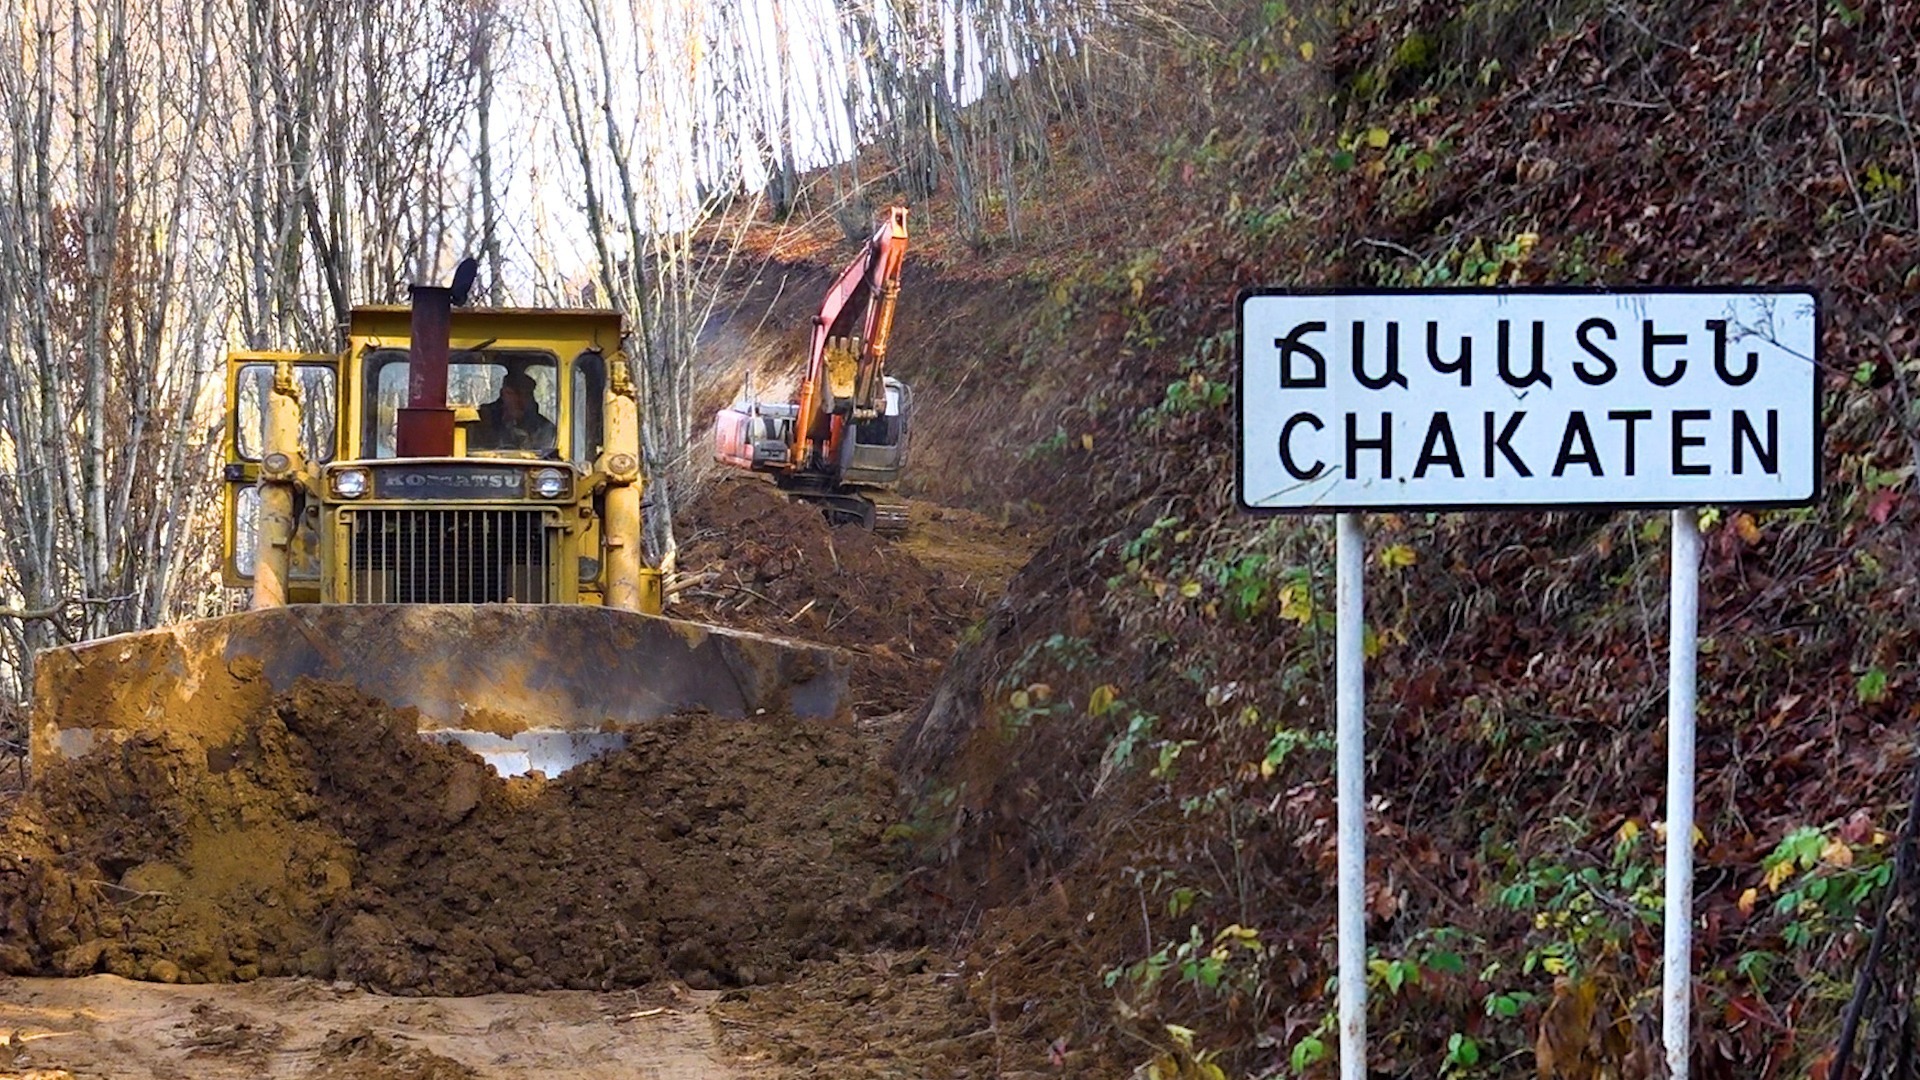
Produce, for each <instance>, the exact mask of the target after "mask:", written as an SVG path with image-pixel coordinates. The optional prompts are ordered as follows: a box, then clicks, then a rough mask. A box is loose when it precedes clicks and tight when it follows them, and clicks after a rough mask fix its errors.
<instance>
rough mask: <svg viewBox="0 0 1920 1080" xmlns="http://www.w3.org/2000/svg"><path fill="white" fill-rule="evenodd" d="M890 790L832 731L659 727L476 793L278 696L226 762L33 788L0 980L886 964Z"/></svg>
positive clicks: (1, 923)
mask: <svg viewBox="0 0 1920 1080" xmlns="http://www.w3.org/2000/svg"><path fill="white" fill-rule="evenodd" d="M890 794H891V779H890V777H889V776H888V775H887V774H886V773H885V772H884V771H883V770H881V769H879V768H878V767H876V766H875V765H874V764H873V762H872V761H871V760H870V759H869V757H868V754H867V752H866V751H865V750H863V749H862V747H861V745H860V743H859V741H858V740H857V739H856V737H855V736H854V735H853V734H852V733H851V732H848V731H842V730H839V729H836V728H833V727H831V726H825V725H820V724H802V723H799V722H796V721H792V720H788V719H770V718H761V719H759V720H754V721H740V720H719V719H714V718H711V717H704V716H683V717H676V718H671V719H668V720H664V721H662V722H661V723H660V724H659V725H658V726H657V727H654V728H651V729H649V730H648V731H646V732H644V733H641V734H639V735H637V736H636V737H635V738H634V740H633V743H632V744H631V745H630V746H629V747H628V748H627V749H626V750H625V751H622V752H620V753H618V754H613V755H609V756H607V757H604V758H601V759H600V760H598V761H594V762H590V763H588V764H585V765H581V766H579V767H577V768H575V769H572V770H570V771H569V772H568V773H566V774H565V775H564V776H562V777H559V778H557V779H554V780H545V779H542V778H539V777H532V778H521V779H516V780H511V781H505V780H501V779H500V778H499V777H497V776H495V775H494V774H493V772H492V771H491V770H489V769H488V768H487V767H486V766H485V765H483V764H482V763H481V762H480V761H479V759H478V758H476V757H474V756H473V755H471V754H470V753H468V752H467V751H465V750H463V749H460V748H457V747H453V746H448V745H443V744H440V743H433V742H427V741H425V740H422V739H420V738H419V737H418V736H417V735H416V734H415V732H414V717H413V714H412V713H411V711H409V710H393V709H389V708H386V707H385V706H383V705H381V704H380V703H378V702H375V701H372V700H369V699H367V698H364V697H362V696H360V695H357V694H355V693H353V692H351V691H349V690H346V689H344V688H341V687H336V686H328V685H322V684H316V683H303V684H300V685H299V686H297V687H296V688H295V689H294V690H293V691H292V692H291V693H289V694H286V695H282V696H281V697H280V698H278V699H276V700H275V702H274V703H273V704H272V706H271V707H270V708H269V709H267V710H266V711H265V712H264V713H263V714H262V715H261V716H259V718H258V719H257V722H255V723H252V724H250V725H249V726H248V730H247V732H246V734H245V735H244V736H243V737H242V738H241V739H240V740H238V741H236V742H234V743H232V744H229V745H222V746H217V747H213V748H211V749H208V748H205V747H204V746H201V745H196V744H193V743H191V742H190V741H187V740H185V739H181V738H179V737H176V736H171V735H170V736H166V737H160V738H143V739H137V740H133V741H129V742H127V743H124V744H122V745H119V746H116V747H107V748H103V749H102V750H99V751H96V752H95V753H94V754H92V755H90V756H89V757H87V758H85V759H83V760H81V761H77V762H71V763H62V764H59V765H56V766H54V767H51V768H49V770H48V771H47V772H46V774H45V775H44V777H43V778H42V779H41V780H40V781H39V782H38V783H37V784H36V786H35V788H34V789H33V790H31V791H29V792H28V793H27V794H26V795H25V796H24V797H23V798H22V799H21V800H20V802H19V804H18V805H17V806H16V807H15V809H14V811H13V813H12V814H11V815H10V817H9V818H8V820H7V821H6V823H5V826H4V830H0V972H8V973H15V974H27V973H57V974H66V975H79V974H85V973H88V972H93V971H108V972H112V973H114V974H118V975H122V976H127V977H131V978H142V979H155V980H160V981H169V982H172V981H186V982H202V981H223V980H229V979H240V980H245V979H251V978H254V977H258V976H271V975H280V974H308V975H315V976H321V977H332V978H341V979H351V980H354V981H356V982H360V983H363V984H365V985H368V986H371V987H373V988H376V989H379V990H384V991H389V992H400V993H405V992H415V993H435V994H475V993H484V992H489V991H495V990H504V991H517V990H530V989H545V988H556V987H567V988H575V989H604V988H609V987H616V986H630V985H636V984H640V983H644V982H647V981H649V980H651V979H654V978H656V977H658V976H660V975H662V974H665V973H672V974H674V975H677V976H679V977H680V978H683V979H685V980H686V981H687V982H688V983H689V984H691V985H694V986H696V987H719V986H729V985H748V984H754V983H760V982H765V981H771V980H775V979H778V978H780V977H782V976H783V975H785V974H786V973H787V972H788V971H789V970H790V969H791V968H792V967H793V965H795V964H796V963H798V962H800V961H803V960H808V959H815V958H821V957H826V956H831V955H834V954H835V953H836V952H837V950H839V949H842V948H858V947H868V946H872V945H876V944H884V943H897V942H906V941H911V940H912V939H913V938H914V937H915V935H916V933H917V931H916V930H915V928H914V926H913V924H912V922H911V921H910V920H909V919H907V918H906V917H904V916H901V915H898V914H895V913H893V912H891V911H889V910H887V907H886V905H887V902H888V895H887V893H888V889H889V884H888V883H890V882H891V881H892V880H893V877H892V873H893V869H894V867H893V863H892V861H891V858H890V855H889V852H888V850H887V847H886V845H885V843H884V841H883V832H884V830H885V828H886V824H887V820H888V818H887V806H888V801H889V798H890Z"/></svg>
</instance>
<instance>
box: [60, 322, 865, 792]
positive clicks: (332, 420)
mask: <svg viewBox="0 0 1920 1080" xmlns="http://www.w3.org/2000/svg"><path fill="white" fill-rule="evenodd" d="M423 292H425V293H427V294H428V295H427V297H426V301H425V302H424V303H423V302H422V297H421V294H422V293H423ZM446 292H447V290H444V289H439V288H438V287H416V288H415V304H414V305H413V306H412V307H401V306H391V307H389V306H381V307H362V308H357V309H355V310H354V311H353V313H352V317H351V320H350V323H349V326H348V328H347V330H348V332H347V335H346V339H347V346H346V348H345V350H344V351H342V352H341V353H339V354H338V355H316V354H299V353H270V352H236V353H234V354H232V355H231V356H230V357H229V360H228V364H227V390H228V403H229V407H228V412H227V417H226V451H227V452H226V461H225V464H224V469H223V473H222V481H223V487H224V499H223V506H224V527H223V530H222V535H223V538H224V541H225V545H224V546H225V551H224V558H223V560H222V575H223V578H224V580H225V582H226V584H228V585H229V586H233V587H236V588H245V589H248V590H249V591H250V607H251V609H252V610H249V611H247V612H244V613H240V614H233V615H226V616H221V617H216V618H211V619H203V620H196V621H193V622H187V623H180V624H176V625H173V626H168V627H162V628H160V629H156V630H149V631H141V632H137V633H133V634H125V635H121V636H119V637H116V638H108V639H104V640H101V641H96V642H89V643H86V644H82V645H77V646H70V647H66V648H61V649H52V650H48V651H46V652H43V653H42V654H40V656H39V657H38V658H37V662H36V669H35V694H34V708H33V715H32V728H31V746H30V756H31V760H32V762H33V763H34V768H35V769H36V770H37V769H38V768H39V767H40V763H42V762H44V761H47V760H51V759H53V758H57V757H63V756H75V755H79V754H84V753H86V752H88V751H89V750H91V749H93V748H95V747H97V746H100V745H101V744H102V743H103V742H110V741H112V740H115V739H121V738H125V737H127V736H128V735H130V734H132V733H136V732H149V733H161V734H166V735H169V736H173V737H181V738H189V739H192V740H194V741H197V742H200V743H206V744H209V745H211V744H216V743H224V742H227V741H231V740H233V739H237V738H243V737H245V734H246V728H247V726H248V725H249V724H251V723H253V722H255V721H256V720H257V719H258V717H259V716H261V715H262V714H263V711H264V710H265V709H267V707H268V704H269V702H270V700H271V698H272V696H273V695H274V694H276V693H279V692H283V691H285V690H286V689H288V688H289V687H290V686H291V685H292V683H293V682H294V681H296V680H297V679H299V678H301V677H313V678H318V679H322V680H326V681H332V682H341V683H346V684H348V685H351V686H354V687H356V688H358V689H360V690H361V691H363V692H365V693H368V694H370V695H372V696H374V697H378V698H381V699H383V700H385V701H386V702H387V703H389V704H391V705H394V706H407V707H412V708H414V709H416V710H417V711H418V713H419V719H420V727H421V732H422V734H423V735H427V736H429V737H434V738H441V739H445V740H450V741H456V742H460V743H462V744H464V745H466V746H467V747H469V748H470V749H472V750H474V751H475V752H476V753H479V754H480V755H481V756H482V757H483V758H485V759H486V760H487V761H489V762H490V763H491V764H493V765H494V766H495V768H496V769H497V770H498V771H500V772H501V773H503V774H514V773H520V772H526V771H529V770H540V771H542V772H546V773H549V774H551V773H557V772H559V771H561V770H564V769H565V768H568V767H570V766H571V765H573V764H576V763H577V762H579V761H581V760H585V759H586V758H588V757H591V756H593V755H595V754H598V753H600V752H603V751H605V750H607V749H609V748H611V747H615V746H618V745H621V744H622V743H624V741H625V738H626V734H627V733H628V732H629V731H630V730H631V729H633V728H634V727H635V726H637V725H644V724H646V723H647V722H649V721H651V720H654V719H656V718H658V717H661V716H664V715H670V714H673V713H677V712H683V711H689V710H698V711H703V712H708V713H714V714H719V715H730V716H749V715H756V714H761V713H772V714H787V715H792V716H795V717H798V718H802V719H806V718H825V717H832V716H836V715H838V714H839V713H840V712H841V709H842V700H841V699H842V697H843V695H844V690H845V665H844V663H843V661H842V660H841V658H840V657H839V656H838V654H837V653H834V652H833V651H832V650H829V649H826V648H824V647H820V646H813V645H807V644H803V643H799V642H793V641H787V640H785V639H779V638H772V637H767V636H764V635H757V634H749V633H744V632H738V631H731V630H726V629H723V628H719V627H712V626H704V625H698V624H692V623H684V622H679V621H676V620H672V619H668V618H664V617H661V615H660V612H661V600H662V597H661V590H660V578H659V573H658V571H657V570H653V569H651V568H649V567H647V566H646V565H645V564H644V561H643V559H642V542H641V529H640V504H641V488H642V483H643V478H642V476H641V471H640V462H641V453H640V435H639V430H640V424H639V412H638V400H637V389H636V387H635V383H634V380H633V379H632V377H631V374H630V372H629V369H628V364H627V359H626V357H625V354H624V353H623V351H622V342H623V338H624V333H625V326H624V323H623V319H622V316H621V315H620V314H619V313H617V312H612V311H599V310H549V309H522V308H456V307H454V306H453V305H452V304H451V303H449V302H448V300H447V298H446V297H445V296H444V295H437V294H444V293H446ZM423 308H424V309H425V310H424V313H423Z"/></svg>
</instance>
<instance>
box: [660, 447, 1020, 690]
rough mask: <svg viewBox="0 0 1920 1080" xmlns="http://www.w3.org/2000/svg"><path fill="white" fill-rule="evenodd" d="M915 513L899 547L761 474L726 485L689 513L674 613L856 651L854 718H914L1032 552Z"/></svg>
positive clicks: (982, 531)
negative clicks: (835, 523) (837, 523)
mask: <svg viewBox="0 0 1920 1080" xmlns="http://www.w3.org/2000/svg"><path fill="white" fill-rule="evenodd" d="M910 512H911V517H912V524H911V526H910V528H909V531H908V534H907V535H906V536H904V537H901V538H899V539H891V538H887V537H882V536H879V535H876V534H874V533H872V532H868V531H866V530H864V529H859V528H855V527H851V526H842V527H838V528H835V527H830V526H829V525H828V524H827V522H826V518H825V517H824V515H822V514H821V512H820V511H819V510H818V509H817V508H815V507H813V506H809V505H806V504H803V503H795V502H790V501H788V499H787V498H786V496H785V495H784V494H783V493H782V492H781V491H780V490H779V489H778V488H776V487H774V486H773V484H771V483H769V482H767V481H765V480H762V479H760V478H758V477H727V478H724V479H722V480H720V481H718V482H716V483H714V484H713V485H712V486H711V487H710V488H709V489H708V490H707V491H706V492H705V493H704V494H703V495H702V497H701V498H700V499H699V500H698V501H696V502H695V504H694V505H693V506H692V507H691V508H690V510H689V512H688V523H687V524H686V525H685V526H684V529H683V535H684V538H685V540H684V542H685V547H684V548H683V549H682V550H681V553H680V565H681V567H682V568H683V571H684V573H683V574H682V576H681V587H680V588H679V590H678V596H679V602H678V604H677V605H676V606H675V608H674V614H675V615H676V616H678V617H680V618H685V619H693V620H695V621H700V622H712V623H717V624H720V625H723V626H729V627H736V628H738V629H742V630H754V631H758V632H760V633H766V634H779V635H782V636H785V637H795V638H801V639H804V640H807V641H817V642H822V643H824V644H828V645H833V646H836V647H838V648H842V649H845V650H847V651H848V652H849V653H850V654H852V657H853V677H852V691H853V694H852V696H853V702H852V704H853V708H854V710H855V711H856V712H857V713H860V714H862V715H867V716H871V715H876V714H882V713H889V712H895V711H898V710H902V709H909V708H913V707H916V706H918V705H919V704H920V702H922V701H924V700H925V699H926V696H927V694H928V693H929V692H930V691H931V690H932V687H933V684H934V683H935V682H936V681H938V679H939V677H940V673H941V671H942V670H943V669H944V667H945V664H946V661H947V658H948V657H950V656H952V655H953V648H954V643H955V641H956V640H958V639H959V637H960V635H961V634H962V633H963V632H964V631H965V629H966V628H967V626H968V625H969V624H970V623H971V622H972V621H973V620H974V619H976V618H978V617H979V615H980V613H981V612H982V611H983V610H984V609H985V608H986V606H987V604H988V602H989V601H990V600H991V599H992V598H993V594H994V593H995V592H996V591H997V590H998V588H999V587H1000V585H1001V583H1002V582H1004V581H1005V580H1006V578H1007V577H1009V576H1011V574H1012V571H1013V569H1014V568H1015V567H1017V566H1018V565H1019V564H1020V563H1021V562H1023V561H1024V560H1025V558H1026V554H1027V551H1028V546H1029V541H1028V539H1027V538H1026V537H1025V536H1024V535H1022V534H1020V533H1018V532H1016V531H1014V530H1010V529H1007V528H1004V527H1000V526H997V525H996V524H995V523H993V522H991V521H989V520H988V519H985V518H982V517H980V516H979V515H977V514H973V513H969V512H968V511H964V510H955V509H947V508H941V507H931V506H925V505H923V504H919V503H915V504H912V506H911V508H910Z"/></svg>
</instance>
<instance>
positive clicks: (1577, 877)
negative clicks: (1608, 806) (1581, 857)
mask: <svg viewBox="0 0 1920 1080" xmlns="http://www.w3.org/2000/svg"><path fill="white" fill-rule="evenodd" d="M1643 840H1644V836H1643V834H1642V831H1641V829H1640V827H1639V826H1638V825H1637V824H1636V823H1634V822H1631V821H1630V822H1628V823H1627V824H1626V825H1624V826H1622V827H1621V829H1620V831H1619V833H1618V834H1616V837H1615V840H1614V845H1613V851H1612V854H1611V856H1610V858H1609V859H1608V860H1607V861H1606V862H1605V863H1598V862H1589V863H1586V864H1585V865H1574V864H1571V863H1565V862H1557V861H1551V860H1545V859H1538V860H1534V861H1533V862H1532V863H1530V864H1529V865H1528V866H1527V867H1526V869H1525V870H1524V871H1523V872H1521V873H1520V874H1519V875H1518V876H1517V877H1515V878H1514V879H1513V880H1512V881H1510V882H1508V884H1506V885H1505V886H1504V887H1502V888H1501V889H1500V890H1499V892H1498V894H1497V896H1496V901H1497V903H1499V904H1500V906H1502V907H1505V908H1510V909H1512V910H1515V911H1519V912H1523V913H1527V914H1531V915H1532V916H1533V929H1534V933H1533V935H1532V936H1531V938H1530V942H1529V944H1530V947H1529V949H1528V951H1527V954H1526V958H1525V960H1524V961H1523V962H1522V964H1521V972H1522V973H1523V974H1528V975H1531V974H1533V973H1534V972H1535V971H1543V972H1545V973H1547V974H1549V975H1578V974H1580V973H1581V972H1582V971H1583V970H1585V968H1586V967H1587V966H1589V965H1590V964H1592V963H1593V962H1595V961H1597V960H1599V959H1600V958H1601V957H1603V956H1605V955H1612V954H1618V953H1619V952H1621V951H1623V950H1624V949H1625V948H1626V947H1627V946H1628V944H1629V941H1630V939H1631V937H1632V936H1633V933H1634V931H1635V930H1636V929H1637V928H1641V927H1650V926H1658V925H1659V923H1660V919H1661V913H1662V912H1663V911H1664V909H1665V897H1664V895H1663V894H1662V890H1663V883H1664V881H1665V869H1664V867H1663V866H1662V865H1661V863H1660V862H1659V861H1657V860H1656V859H1655V858H1654V857H1653V856H1651V855H1649V854H1647V853H1645V852H1643V851H1642V850H1641V849H1642V846H1643V845H1642V841H1643Z"/></svg>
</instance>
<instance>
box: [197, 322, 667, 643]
mask: <svg viewBox="0 0 1920 1080" xmlns="http://www.w3.org/2000/svg"><path fill="white" fill-rule="evenodd" d="M409 316H410V309H409V308H407V307H363V308H358V309H355V311H354V312H353V317H352V321H351V323H350V324H349V327H348V335H347V348H346V350H345V351H344V352H342V353H341V354H340V355H338V356H337V357H330V356H314V355H308V354H291V353H261V352H241V353H235V354H233V355H232V356H231V357H230V358H229V361H228V399H227V400H228V402H229V403H230V404H229V409H228V416H227V440H226V441H227V460H226V471H225V481H226V483H225V487H226V498H225V503H226V525H225V533H224V535H225V539H226V552H225V554H226V557H225V559H224V560H223V562H224V569H225V573H224V578H225V581H226V584H228V585H229V586H233V587H243V588H244V587H251V586H253V585H254V583H255V573H254V571H255V564H256V561H257V557H258V551H259V546H260V543H261V538H260V536H259V534H258V527H257V525H256V524H255V523H256V522H257V521H258V520H261V519H260V507H261V503H260V500H261V497H262V492H263V490H264V488H263V486H262V463H263V461H266V460H268V459H269V456H270V455H271V453H272V451H271V449H270V448H269V439H268V434H267V432H268V427H269V425H268V413H269V408H268V403H269V400H270V398H271V397H272V395H273V393H274V390H273V387H274V383H275V379H276V376H277V373H278V371H279V368H280V366H281V365H286V366H287V367H288V368H290V372H291V376H292V378H291V382H292V389H293V391H294V395H295V397H296V400H297V407H298V410H299V425H300V430H299V455H298V456H299V458H300V461H299V463H298V465H297V468H299V469H302V470H304V475H305V478H306V481H305V483H304V484H302V485H301V486H300V488H299V489H298V490H297V492H296V497H295V498H294V500H293V506H292V509H291V513H292V534H291V540H290V542H289V544H288V567H287V571H286V601H287V602H289V603H313V602H331V603H511V602H532V603H599V602H602V600H603V597H604V595H605V589H604V587H603V584H604V583H603V581H602V580H601V568H602V560H601V559H600V558H599V551H598V548H599V545H600V541H601V529H600V518H601V516H602V515H601V510H600V502H599V500H597V499H596V488H597V487H599V486H600V484H599V481H600V480H602V479H603V478H604V477H603V474H604V469H602V465H603V462H602V461H601V459H602V457H603V456H604V455H605V452H606V401H605V398H606V394H607V390H608V379H609V366H610V363H611V362H614V361H615V360H617V358H618V356H619V349H620V337H621V331H622V323H621V317H620V316H619V314H618V313H616V312H610V311H588V310H525V309H469V310H458V311H456V312H454V313H453V315H452V319H451V324H450V334H449V341H448V349H447V364H446V371H445V376H444V377H445V380H446V384H445V386H446V388H445V403H446V410H447V411H448V412H450V413H451V417H450V419H451V421H452V440H451V445H450V446H449V447H448V448H447V449H449V450H450V453H447V454H444V455H435V456H433V457H429V458H422V457H403V456H402V455H401V453H400V449H401V442H402V440H401V439H400V437H399V436H400V428H401V416H402V414H403V413H404V412H405V411H406V408H407V403H408V400H409V392H410V387H411V384H412V381H413V378H414V372H413V363H412V349H411V348H410V345H411V343H410V340H409ZM643 610H658V608H657V601H654V602H653V606H651V607H643Z"/></svg>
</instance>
